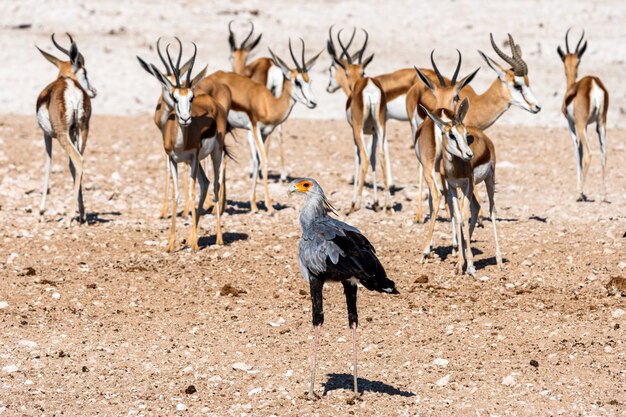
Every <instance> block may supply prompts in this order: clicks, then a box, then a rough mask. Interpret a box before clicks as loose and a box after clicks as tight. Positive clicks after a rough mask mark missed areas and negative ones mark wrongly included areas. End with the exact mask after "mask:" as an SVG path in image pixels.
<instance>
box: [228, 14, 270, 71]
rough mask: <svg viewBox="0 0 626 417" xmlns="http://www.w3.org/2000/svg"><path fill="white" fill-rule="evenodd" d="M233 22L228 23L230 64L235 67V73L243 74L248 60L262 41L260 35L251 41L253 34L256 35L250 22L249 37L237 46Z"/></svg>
mask: <svg viewBox="0 0 626 417" xmlns="http://www.w3.org/2000/svg"><path fill="white" fill-rule="evenodd" d="M232 24H233V21H232V20H231V21H230V22H228V44H229V45H230V62H231V64H232V65H233V72H235V73H237V74H241V73H242V72H243V70H244V68H245V67H246V61H247V60H248V56H249V55H250V53H251V52H252V50H253V49H254V48H256V46H257V45H258V44H259V42H260V41H261V36H263V34H260V35H259V36H257V38H256V39H254V40H253V41H250V38H251V37H252V34H253V33H254V23H252V22H250V32H249V33H248V36H246V38H245V39H244V40H243V42H241V44H239V45H237V42H236V41H235V34H234V33H233V29H232Z"/></svg>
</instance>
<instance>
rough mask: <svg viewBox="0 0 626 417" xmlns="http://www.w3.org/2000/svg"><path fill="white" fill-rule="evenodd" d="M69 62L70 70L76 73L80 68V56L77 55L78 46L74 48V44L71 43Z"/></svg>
mask: <svg viewBox="0 0 626 417" xmlns="http://www.w3.org/2000/svg"><path fill="white" fill-rule="evenodd" d="M69 55H70V62H71V63H72V69H73V70H74V71H76V70H77V69H78V68H79V67H80V60H79V59H78V58H79V57H80V54H79V53H78V46H76V43H75V42H72V45H71V46H70V53H69Z"/></svg>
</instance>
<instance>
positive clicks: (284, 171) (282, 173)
mask: <svg viewBox="0 0 626 417" xmlns="http://www.w3.org/2000/svg"><path fill="white" fill-rule="evenodd" d="M277 129H278V132H277V133H278V151H279V153H280V182H281V183H283V182H285V181H287V169H286V168H285V146H284V140H283V125H278V128H277Z"/></svg>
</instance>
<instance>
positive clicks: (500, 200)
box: [0, 116, 626, 416]
mask: <svg viewBox="0 0 626 417" xmlns="http://www.w3.org/2000/svg"><path fill="white" fill-rule="evenodd" d="M389 126H390V132H391V135H390V139H391V143H392V154H393V156H394V173H395V175H396V177H397V183H398V184H399V185H403V186H405V187H406V188H405V189H404V191H402V192H399V193H397V194H396V195H395V196H394V204H395V207H396V209H397V211H396V212H395V213H393V214H391V215H383V214H381V213H375V212H373V211H371V210H368V209H362V210H361V211H359V212H357V213H355V214H354V215H352V216H350V217H349V218H348V221H349V222H350V223H352V224H354V225H356V226H358V227H359V228H361V230H362V231H363V232H364V233H365V234H366V235H367V236H368V237H369V238H370V240H371V241H372V242H373V244H374V245H375V246H376V248H377V249H378V253H379V255H380V258H381V260H382V261H383V263H384V265H385V266H386V268H387V271H388V273H389V275H390V276H391V277H393V279H395V281H396V283H397V285H398V288H399V290H400V292H401V295H399V296H396V297H392V296H384V295H381V294H375V293H369V292H367V291H366V290H361V291H360V292H359V294H360V297H359V309H360V317H361V326H360V330H359V341H358V343H359V344H358V346H359V377H360V380H359V383H360V389H361V390H362V391H363V395H362V401H360V402H358V403H357V404H356V405H348V404H347V400H348V399H349V398H350V395H351V389H352V384H351V377H350V369H351V368H350V361H351V359H350V349H351V343H350V333H349V330H348V328H347V317H346V311H345V302H344V300H343V294H342V291H341V290H340V288H339V287H336V286H330V287H328V288H326V291H325V297H326V299H325V303H326V304H325V307H326V308H325V311H326V324H325V325H324V327H323V330H322V337H323V343H322V346H321V352H320V363H319V366H320V368H319V373H318V379H317V385H316V388H317V390H318V392H319V393H325V395H323V397H322V399H321V400H320V401H317V402H308V401H306V400H305V399H304V398H303V393H304V392H305V390H306V388H307V380H308V376H309V354H310V346H311V339H310V335H311V324H310V314H311V312H310V301H309V296H308V288H307V286H306V283H305V282H304V281H303V280H302V278H301V277H300V273H299V269H298V266H297V260H296V242H297V239H298V237H299V225H298V223H297V215H298V210H297V206H298V202H297V200H295V199H293V200H290V199H288V198H287V196H286V193H285V190H286V186H285V185H282V184H279V183H277V182H272V184H271V192H272V195H273V197H274V198H275V202H276V205H277V207H278V208H279V210H278V211H277V212H276V214H275V215H274V216H273V217H270V216H268V215H266V214H264V213H263V212H261V213H260V214H257V215H251V214H249V213H248V209H247V203H246V198H247V190H248V179H247V178H246V175H245V172H244V171H245V166H246V162H247V159H246V157H247V155H248V151H247V148H246V147H247V143H246V142H247V141H246V140H245V139H244V138H243V136H242V138H241V139H240V140H239V143H233V144H232V146H233V150H234V152H235V154H236V156H237V157H238V158H239V160H240V162H239V163H234V162H231V163H230V164H229V172H228V178H229V183H228V184H229V188H228V192H229V208H228V214H227V215H225V216H224V218H223V223H224V228H225V231H226V235H225V240H226V245H225V246H223V247H215V246H214V245H213V242H214V232H215V225H214V220H213V218H212V216H210V215H205V216H204V217H203V218H202V220H201V228H202V231H201V236H202V239H201V243H202V246H203V247H202V249H201V250H200V251H199V252H191V251H189V250H188V249H183V245H182V238H183V237H184V236H186V230H187V229H186V226H185V225H186V224H188V222H187V221H185V220H184V219H179V220H178V237H179V248H180V250H178V251H177V252H175V253H173V254H166V253H164V246H165V243H166V240H167V230H168V227H169V221H168V220H160V219H158V213H159V211H160V203H161V185H160V184H161V182H162V178H163V173H162V165H163V163H162V156H161V155H162V150H161V145H160V140H159V139H158V138H159V136H158V132H157V131H156V128H155V127H154V126H153V124H152V121H151V120H150V119H149V117H134V118H123V117H103V116H100V117H94V119H93V127H92V134H91V136H90V138H89V143H88V146H87V156H86V161H87V162H86V174H85V175H86V176H85V182H84V184H85V187H86V191H85V199H86V205H87V211H88V213H89V224H88V225H84V226H81V227H79V226H73V227H71V228H65V227H64V226H63V225H62V223H61V222H60V221H59V220H60V219H61V217H62V216H63V215H64V214H65V211H66V210H67V207H68V205H69V202H70V183H71V181H70V177H69V173H68V170H67V162H66V157H65V156H64V155H62V153H61V151H60V149H59V148H58V147H56V148H55V157H54V158H55V159H54V165H53V175H52V191H51V195H50V197H49V200H48V201H49V207H50V210H49V212H48V213H47V214H46V216H45V217H44V219H43V221H39V216H38V214H37V207H38V202H39V198H40V192H39V190H40V181H41V174H42V171H43V169H42V168H43V159H44V151H43V143H42V140H41V138H40V133H39V131H38V128H37V127H36V124H35V121H34V118H33V117H31V116H28V117H17V118H11V117H7V116H0V144H1V145H2V146H0V178H2V183H1V189H2V194H1V201H0V204H1V208H0V222H1V223H2V224H3V228H2V231H1V232H0V233H1V236H0V239H1V242H2V243H1V244H0V275H2V277H3V278H2V279H1V280H0V334H1V335H2V337H1V339H0V386H1V395H0V415H6V416H21V415H29V416H30V415H33V416H34V415H37V416H52V415H61V414H63V415H71V416H78V415H103V416H105V415H106V416H118V415H146V416H155V415H175V414H177V413H178V414H181V415H212V416H235V415H237V416H240V415H249V416H270V415H280V416H305V415H306V416H309V415H319V416H327V415H331V414H332V415H337V416H344V415H379V416H383V415H385V416H396V415H397V416H409V415H410V416H414V415H457V416H465V415H468V416H469V415H472V416H476V415H478V416H486V415H499V416H507V415H511V416H512V415H516V416H524V415H529V416H537V415H545V416H549V415H576V416H578V415H580V416H592V415H593V416H617V415H625V412H624V410H625V409H626V392H625V390H624V387H625V386H626V368H625V366H624V364H625V363H626V343H625V339H626V334H625V331H626V330H625V328H626V321H625V320H626V314H624V310H626V298H623V297H609V296H608V295H607V290H606V288H605V286H604V285H605V284H606V282H607V281H608V280H609V279H610V277H613V276H621V277H623V276H624V275H625V274H626V250H625V247H624V245H625V243H626V242H625V238H624V233H625V232H626V209H625V207H626V194H624V189H625V187H626V176H625V172H624V170H623V169H621V166H622V165H623V161H624V160H626V146H625V145H624V143H623V142H619V141H617V140H609V142H608V150H609V153H608V155H609V175H608V184H609V194H608V198H609V200H610V201H611V204H607V203H601V202H599V201H597V200H598V196H599V190H600V180H599V163H598V155H597V152H594V155H593V158H594V159H593V162H592V167H591V170H590V174H589V184H588V194H589V196H590V197H591V198H593V199H596V201H595V202H590V203H576V202H575V201H574V199H575V171H574V161H573V157H572V151H571V149H570V147H571V144H570V139H569V137H568V134H567V132H566V131H565V129H564V128H559V129H549V128H525V127H520V126H516V127H514V128H511V127H499V126H496V127H494V128H493V129H492V130H490V131H489V132H488V133H489V135H490V136H491V137H492V138H493V140H494V141H495V143H496V146H497V152H498V165H499V169H498V184H497V194H496V201H497V207H498V219H499V220H498V227H499V231H500V238H501V245H502V248H503V252H504V258H505V269H504V271H499V270H498V269H497V268H496V266H495V259H494V248H493V243H492V237H491V229H490V227H489V226H490V225H489V223H488V222H486V224H485V225H486V226H487V227H486V228H484V229H477V232H476V235H475V236H476V241H475V243H474V248H475V253H476V260H477V267H478V279H472V278H469V277H467V276H457V275H455V274H454V268H453V260H452V257H451V256H450V238H449V230H450V229H449V224H448V223H445V222H443V221H441V222H439V224H438V225H437V231H436V234H435V239H436V243H435V244H436V247H437V248H438V249H437V251H436V253H437V255H436V256H435V258H434V259H433V260H431V261H430V262H429V263H427V264H425V265H420V264H418V263H417V259H418V256H419V252H420V248H421V247H422V243H423V242H422V241H423V236H424V232H425V230H426V227H425V226H424V225H421V224H414V223H413V221H412V218H413V214H414V207H415V197H416V188H415V178H416V173H417V168H416V160H415V156H414V154H413V152H412V151H410V150H408V144H409V139H408V130H409V129H408V127H407V126H405V125H400V124H397V123H393V124H391V123H390V125H389ZM625 133H626V132H625V131H623V130H615V129H612V130H609V138H617V137H620V136H621V137H623V136H624V134H625ZM285 138H286V150H287V158H288V162H289V171H290V173H291V174H292V175H315V176H316V177H317V179H318V180H319V181H320V183H321V184H322V186H323V187H325V189H326V191H327V193H328V194H329V195H330V198H331V199H332V201H333V202H334V203H335V204H336V205H337V206H338V208H346V207H347V206H348V204H349V198H350V191H351V186H350V185H349V184H348V180H349V173H350V172H352V167H353V165H352V164H353V156H352V139H351V137H350V132H349V130H348V128H347V124H346V123H345V121H322V122H311V121H301V120H294V121H289V122H288V123H287V124H286V126H285ZM595 149H597V148H596V147H594V150H595ZM537 155H544V156H545V157H543V158H539V159H538V158H537ZM272 157H273V158H272V160H273V161H274V162H275V158H276V154H275V153H274V154H273V155H272ZM329 161H332V165H330V164H329ZM620 161H621V162H620ZM329 166H330V168H329ZM366 192H367V194H366V201H368V199H369V196H370V192H371V190H366ZM227 285H229V286H232V287H234V288H235V289H236V290H238V291H233V290H232V289H231V290H230V291H226V290H225V289H224V286H227ZM233 292H235V293H236V292H238V294H236V295H233V294H232V293H233ZM224 293H228V294H230V295H228V294H224Z"/></svg>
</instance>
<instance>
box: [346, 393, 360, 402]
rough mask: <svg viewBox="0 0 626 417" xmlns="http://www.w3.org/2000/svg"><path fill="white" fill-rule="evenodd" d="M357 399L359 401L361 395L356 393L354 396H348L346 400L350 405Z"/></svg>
mask: <svg viewBox="0 0 626 417" xmlns="http://www.w3.org/2000/svg"><path fill="white" fill-rule="evenodd" d="M357 401H359V396H358V394H354V395H353V396H352V397H350V398H348V399H347V400H346V404H348V405H354V404H356V403H357Z"/></svg>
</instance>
